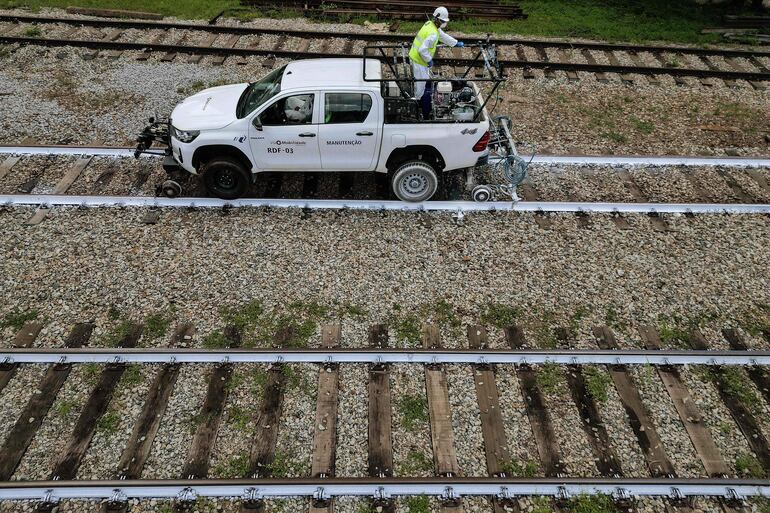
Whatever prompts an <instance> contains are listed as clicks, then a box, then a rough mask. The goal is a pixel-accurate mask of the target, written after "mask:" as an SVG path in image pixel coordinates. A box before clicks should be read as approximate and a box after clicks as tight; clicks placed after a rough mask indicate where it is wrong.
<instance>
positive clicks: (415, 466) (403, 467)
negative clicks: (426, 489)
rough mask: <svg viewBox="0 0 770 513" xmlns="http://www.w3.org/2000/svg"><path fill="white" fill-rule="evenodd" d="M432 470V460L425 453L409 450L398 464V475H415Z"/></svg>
mask: <svg viewBox="0 0 770 513" xmlns="http://www.w3.org/2000/svg"><path fill="white" fill-rule="evenodd" d="M432 471H433V461H432V460H431V459H430V458H429V457H428V456H426V455H425V453H423V452H420V451H417V450H410V451H409V453H408V454H407V455H406V459H405V461H404V462H403V463H400V464H399V472H398V473H399V475H402V476H416V475H418V474H422V473H425V472H432Z"/></svg>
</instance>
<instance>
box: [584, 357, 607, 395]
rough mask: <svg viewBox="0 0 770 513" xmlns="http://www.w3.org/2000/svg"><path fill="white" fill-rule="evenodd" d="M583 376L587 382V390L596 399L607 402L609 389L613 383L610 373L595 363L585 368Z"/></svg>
mask: <svg viewBox="0 0 770 513" xmlns="http://www.w3.org/2000/svg"><path fill="white" fill-rule="evenodd" d="M583 377H584V378H585V382H586V390H587V391H588V393H589V394H590V395H591V397H593V398H594V400H595V401H599V402H602V403H603V402H606V401H607V390H608V389H609V386H610V384H611V383H612V378H610V376H609V374H607V373H606V372H605V371H603V370H602V369H600V368H599V367H597V366H595V365H587V366H585V367H584V368H583Z"/></svg>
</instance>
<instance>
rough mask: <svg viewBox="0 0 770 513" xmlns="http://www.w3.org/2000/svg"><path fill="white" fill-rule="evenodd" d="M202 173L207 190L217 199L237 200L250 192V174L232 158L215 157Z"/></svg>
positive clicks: (205, 165) (204, 166)
mask: <svg viewBox="0 0 770 513" xmlns="http://www.w3.org/2000/svg"><path fill="white" fill-rule="evenodd" d="M201 171H203V182H204V183H205V184H206V189H208V191H209V193H211V194H212V195H214V196H216V197H217V198H221V199H236V198H240V197H241V196H243V195H244V194H246V191H248V190H249V184H250V180H249V172H248V171H247V170H246V169H245V168H244V167H243V164H241V163H240V162H238V161H237V160H236V159H234V158H232V157H214V158H213V159H211V160H209V161H208V162H206V164H204V165H203V168H202V170H201Z"/></svg>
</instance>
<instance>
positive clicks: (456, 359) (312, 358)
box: [0, 348, 770, 366]
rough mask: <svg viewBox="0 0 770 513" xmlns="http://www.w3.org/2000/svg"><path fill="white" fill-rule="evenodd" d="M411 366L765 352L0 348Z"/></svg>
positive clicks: (55, 356) (36, 358) (128, 358)
mask: <svg viewBox="0 0 770 513" xmlns="http://www.w3.org/2000/svg"><path fill="white" fill-rule="evenodd" d="M221 362H230V363H244V362H245V363H320V364H324V363H371V364H380V363H414V364H437V363H446V364H452V363H454V364H468V363H481V364H484V363H488V364H523V363H529V364H541V363H547V362H553V363H556V364H562V365H573V364H578V365H579V364H609V365H613V364H623V365H645V364H651V365H763V366H767V365H770V351H700V350H689V351H686V350H645V349H638V350H637V349H634V350H630V349H596V350H589V349H569V350H567V349H551V350H527V349H516V350H493V349H490V350H484V351H476V350H449V349H444V350H436V349H411V350H404V349H315V348H313V349H305V348H303V349H191V348H178V349H155V348H148V349H144V348H143V349H101V348H79V349H55V348H33V349H26V348H19V349H16V348H10V349H0V363H38V364H45V363H221Z"/></svg>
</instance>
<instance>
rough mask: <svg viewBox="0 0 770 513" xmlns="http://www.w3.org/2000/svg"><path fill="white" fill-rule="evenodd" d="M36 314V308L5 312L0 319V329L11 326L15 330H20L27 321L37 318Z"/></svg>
mask: <svg viewBox="0 0 770 513" xmlns="http://www.w3.org/2000/svg"><path fill="white" fill-rule="evenodd" d="M37 316H38V313H37V310H26V311H23V312H22V311H19V310H13V311H12V312H10V313H7V314H5V317H3V320H2V321H0V329H4V328H13V329H15V330H20V329H21V328H22V327H23V326H24V325H25V324H26V323H28V322H29V321H34V320H35V319H37Z"/></svg>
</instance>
